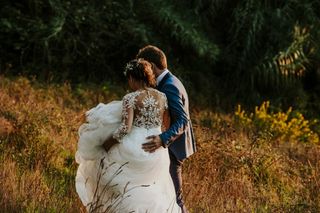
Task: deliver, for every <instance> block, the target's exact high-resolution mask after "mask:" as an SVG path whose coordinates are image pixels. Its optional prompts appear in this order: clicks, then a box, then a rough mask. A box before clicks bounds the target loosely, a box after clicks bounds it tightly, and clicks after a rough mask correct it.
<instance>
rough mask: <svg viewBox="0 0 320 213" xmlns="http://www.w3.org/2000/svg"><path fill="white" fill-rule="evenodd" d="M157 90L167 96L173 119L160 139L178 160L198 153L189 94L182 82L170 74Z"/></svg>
mask: <svg viewBox="0 0 320 213" xmlns="http://www.w3.org/2000/svg"><path fill="white" fill-rule="evenodd" d="M157 89H158V90H159V91H161V92H163V93H164V94H166V96H167V99H168V106H169V113H170V118H171V123H170V128H169V129H168V130H167V131H165V132H163V133H162V134H160V138H161V140H162V142H163V145H164V146H165V147H167V148H169V149H170V151H171V152H172V153H173V154H174V155H175V157H176V158H177V159H178V160H183V159H185V158H187V157H189V156H190V155H192V154H193V153H194V152H195V151H196V144H195V139H194V134H193V130H192V124H191V119H190V115H189V99H188V94H187V92H186V90H185V88H184V86H183V84H182V83H181V81H180V80H179V79H178V78H177V77H175V76H174V75H173V74H172V73H170V72H169V73H167V74H166V75H165V76H164V77H163V79H162V80H161V81H160V82H159V85H158V86H157Z"/></svg>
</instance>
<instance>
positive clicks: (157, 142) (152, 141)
mask: <svg viewBox="0 0 320 213" xmlns="http://www.w3.org/2000/svg"><path fill="white" fill-rule="evenodd" d="M146 139H147V140H149V141H148V142H147V143H144V144H142V149H143V150H144V151H146V152H150V153H152V152H155V151H156V150H157V149H158V148H160V147H161V146H162V141H161V138H160V136H159V135H151V136H148V137H147V138H146Z"/></svg>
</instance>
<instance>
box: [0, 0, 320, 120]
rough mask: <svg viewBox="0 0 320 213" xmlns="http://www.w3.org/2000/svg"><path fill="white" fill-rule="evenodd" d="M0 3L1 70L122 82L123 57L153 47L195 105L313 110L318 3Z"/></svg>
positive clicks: (319, 54)
mask: <svg viewBox="0 0 320 213" xmlns="http://www.w3.org/2000/svg"><path fill="white" fill-rule="evenodd" d="M0 8H1V9H0V14H1V15H0V71H1V73H4V74H5V75H23V76H32V77H35V78H36V79H38V80H41V81H45V82H65V81H68V82H71V84H77V83H83V82H92V83H97V84H100V85H101V84H106V85H109V84H125V83H126V82H125V80H124V78H123V67H124V65H125V63H126V62H128V61H129V60H130V59H132V58H134V57H135V55H136V53H137V52H138V50H139V48H141V47H143V46H145V45H147V44H153V45H156V46H158V47H160V48H161V49H163V51H164V52H165V53H166V54H167V57H168V64H169V69H170V70H171V71H172V72H173V73H175V74H176V75H177V76H178V77H179V78H181V79H182V81H183V83H184V84H185V85H186V87H187V89H188V91H189V93H190V96H191V99H193V100H194V101H195V102H196V103H197V105H201V106H209V107H211V106H212V107H215V109H217V110H219V109H224V110H230V109H234V106H235V105H236V104H237V103H242V104H244V105H245V106H254V105H257V104H260V103H261V102H262V101H264V100H272V103H273V105H275V106H279V107H288V106H294V107H296V108H298V109H300V110H302V111H304V112H305V113H306V114H307V115H308V116H318V115H319V114H320V113H319V112H320V111H319V109H320V103H319V102H320V98H319V94H320V62H319V61H320V60H319V59H320V49H319V48H320V21H319V20H320V17H319V16H320V13H319V11H320V2H319V1H315V0H288V1H272V0H267V1H253V0H248V1H244V0H232V1H231V0H188V1H168V0H139V1H134V0H117V1H112V0H91V1H89V0H77V1H61V0H23V1H21V0H16V1H2V3H1V7H0ZM195 102H194V103H195Z"/></svg>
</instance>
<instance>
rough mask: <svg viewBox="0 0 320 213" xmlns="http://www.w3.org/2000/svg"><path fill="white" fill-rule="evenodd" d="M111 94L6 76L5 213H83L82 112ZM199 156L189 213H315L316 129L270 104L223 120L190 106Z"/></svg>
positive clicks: (192, 166)
mask: <svg viewBox="0 0 320 213" xmlns="http://www.w3.org/2000/svg"><path fill="white" fill-rule="evenodd" d="M124 93H125V90H124V89H123V88H120V87H115V86H112V85H107V86H106V85H104V86H101V85H100V86H99V85H89V84H88V85H80V84H79V85H76V86H71V85H70V84H68V83H64V84H54V83H48V84H45V83H39V82H37V81H36V80H34V79H27V78H25V77H14V78H8V77H6V76H1V75H0V206H1V212H85V209H84V207H83V206H82V204H81V202H80V200H79V198H78V196H77V194H76V192H75V186H74V178H75V174H76V170H77V164H76V162H75V159H74V154H75V152H76V149H77V139H78V135H77V131H78V128H79V126H80V125H81V123H82V122H84V112H85V111H86V110H88V109H90V108H91V107H94V106H96V105H97V104H98V103H100V102H104V103H107V102H109V101H112V100H116V99H120V98H121V97H122V95H123V94H124ZM191 110H192V112H191V115H192V121H193V124H194V129H195V135H196V140H197V148H198V151H197V153H196V154H194V155H193V156H192V157H190V158H189V159H188V160H187V161H186V162H185V164H184V170H183V179H184V195H185V199H186V203H187V206H188V208H189V209H190V212H191V213H202V212H206V213H207V212H208V213H209V212H259V213H260V212H301V213H302V212H310V213H311V212H312V213H313V212H314V213H315V212H319V211H320V193H319V192H320V146H319V133H320V125H319V121H317V120H315V119H313V120H312V119H306V118H305V117H304V116H303V114H301V113H300V112H298V111H296V110H295V109H293V108H289V109H288V110H286V111H281V110H278V109H275V108H273V107H272V103H271V104H270V103H269V102H268V101H266V102H263V103H261V105H260V106H257V107H256V108H255V109H252V110H249V111H248V112H246V111H244V110H243V109H242V107H241V106H238V107H236V106H235V109H234V112H232V113H228V114H227V113H218V112H216V111H215V110H212V109H206V108H200V107H196V106H195V105H194V103H193V107H192V109H191Z"/></svg>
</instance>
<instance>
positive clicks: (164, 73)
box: [157, 69, 169, 85]
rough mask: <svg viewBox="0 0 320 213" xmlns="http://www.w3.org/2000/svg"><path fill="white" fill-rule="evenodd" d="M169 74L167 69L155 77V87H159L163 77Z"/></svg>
mask: <svg viewBox="0 0 320 213" xmlns="http://www.w3.org/2000/svg"><path fill="white" fill-rule="evenodd" d="M168 72H169V70H168V69H165V70H164V71H163V72H162V73H161V74H160V75H159V76H158V77H157V85H159V83H160V81H161V80H162V79H163V77H164V76H165V75H166V74H167V73H168Z"/></svg>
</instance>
